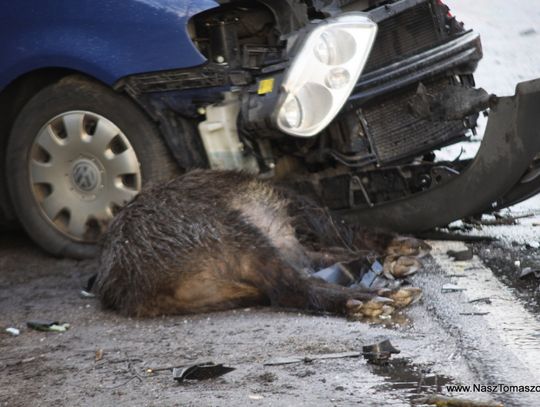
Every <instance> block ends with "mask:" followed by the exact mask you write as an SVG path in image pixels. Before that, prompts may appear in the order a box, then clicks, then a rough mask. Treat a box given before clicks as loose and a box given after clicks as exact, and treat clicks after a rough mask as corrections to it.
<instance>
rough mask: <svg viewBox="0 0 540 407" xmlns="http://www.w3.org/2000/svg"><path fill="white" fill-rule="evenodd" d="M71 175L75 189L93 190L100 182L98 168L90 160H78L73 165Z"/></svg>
mask: <svg viewBox="0 0 540 407" xmlns="http://www.w3.org/2000/svg"><path fill="white" fill-rule="evenodd" d="M71 177H72V179H73V183H74V184H75V186H76V187H77V189H79V190H80V191H82V192H90V191H93V190H94V189H96V187H97V186H98V184H99V182H100V175H99V169H98V168H97V166H96V165H95V164H94V163H93V162H91V161H90V160H80V161H78V162H77V163H76V164H75V165H74V166H73V170H72V173H71Z"/></svg>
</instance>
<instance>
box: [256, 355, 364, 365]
mask: <svg viewBox="0 0 540 407" xmlns="http://www.w3.org/2000/svg"><path fill="white" fill-rule="evenodd" d="M360 356H362V353H360V352H340V353H325V354H322V355H306V356H291V357H287V358H277V359H271V360H268V361H266V362H264V363H263V365H264V366H279V365H290V364H293V363H311V362H313V361H315V360H326V359H342V358H358V357H360Z"/></svg>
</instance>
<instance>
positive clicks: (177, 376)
mask: <svg viewBox="0 0 540 407" xmlns="http://www.w3.org/2000/svg"><path fill="white" fill-rule="evenodd" d="M233 370H235V368H234V367H229V366H223V364H222V363H219V364H215V363H213V362H207V363H199V364H196V365H191V366H187V367H175V368H174V369H173V372H172V373H173V379H174V380H176V381H178V382H183V381H184V380H207V379H213V378H215V377H219V376H223V375H224V374H226V373H229V372H232V371H233Z"/></svg>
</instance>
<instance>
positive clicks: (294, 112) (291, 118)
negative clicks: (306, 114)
mask: <svg viewBox="0 0 540 407" xmlns="http://www.w3.org/2000/svg"><path fill="white" fill-rule="evenodd" d="M281 119H282V121H283V124H284V125H285V126H287V127H289V128H297V127H299V126H300V124H301V123H302V108H301V107H300V103H299V102H298V98H297V97H296V96H292V95H291V96H290V97H289V98H288V99H287V101H286V102H285V103H284V104H283V114H282V115H281Z"/></svg>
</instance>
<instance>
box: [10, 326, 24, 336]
mask: <svg viewBox="0 0 540 407" xmlns="http://www.w3.org/2000/svg"><path fill="white" fill-rule="evenodd" d="M6 332H7V333H8V334H10V335H13V336H19V335H20V334H21V331H20V330H19V329H17V328H14V327H12V326H10V327H9V328H6Z"/></svg>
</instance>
